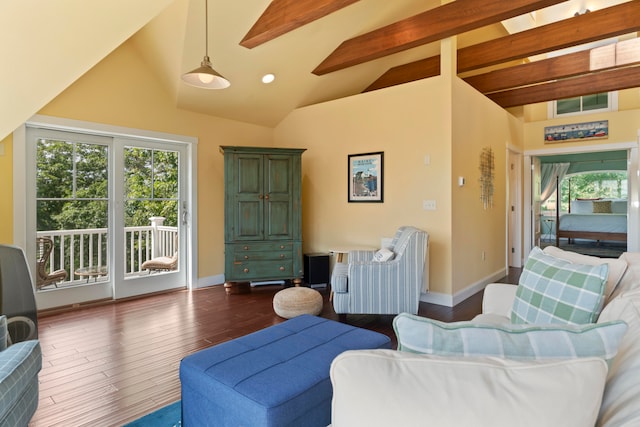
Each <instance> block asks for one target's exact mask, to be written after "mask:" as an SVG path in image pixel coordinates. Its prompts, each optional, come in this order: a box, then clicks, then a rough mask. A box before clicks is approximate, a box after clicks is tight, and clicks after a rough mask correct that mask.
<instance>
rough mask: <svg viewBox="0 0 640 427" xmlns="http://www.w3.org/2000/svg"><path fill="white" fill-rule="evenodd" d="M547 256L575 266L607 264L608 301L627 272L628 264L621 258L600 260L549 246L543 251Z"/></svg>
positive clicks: (605, 293)
mask: <svg viewBox="0 0 640 427" xmlns="http://www.w3.org/2000/svg"><path fill="white" fill-rule="evenodd" d="M542 252H544V253H545V254H547V255H551V256H554V257H556V258H560V259H563V260H565V261H569V262H571V263H574V264H586V265H600V264H607V265H608V266H609V276H608V277H607V283H606V285H605V290H604V297H605V300H608V299H609V297H610V296H611V294H612V293H613V291H614V290H615V289H616V286H618V284H619V283H620V280H622V276H624V273H625V271H627V262H626V261H625V260H623V259H621V258H600V257H597V256H589V255H582V254H579V253H577V252H571V251H565V250H562V249H560V248H557V247H555V246H547V247H546V248H544V249H543V250H542Z"/></svg>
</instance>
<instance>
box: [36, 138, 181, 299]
mask: <svg viewBox="0 0 640 427" xmlns="http://www.w3.org/2000/svg"><path fill="white" fill-rule="evenodd" d="M26 142H27V144H26V150H27V156H26V157H27V159H28V160H27V162H30V161H31V162H33V164H32V165H28V166H30V167H28V168H27V169H29V170H32V171H33V174H32V175H31V178H29V174H27V183H26V184H27V192H28V193H29V194H28V195H27V224H29V225H32V227H27V233H26V234H27V244H26V249H27V254H28V255H30V254H32V256H33V257H34V258H33V259H34V265H35V267H34V275H33V277H34V282H36V283H35V286H36V301H37V303H38V308H39V309H43V308H51V307H59V306H68V305H73V304H79V303H83V302H87V301H95V300H101V299H118V298H125V297H129V296H133V295H140V294H145V293H150V292H158V291H162V290H168V289H174V288H180V287H185V286H186V284H187V263H186V259H187V244H186V237H187V233H186V232H185V231H184V230H185V229H186V226H187V218H188V217H189V215H188V212H187V207H188V206H189V203H188V199H187V198H186V197H187V194H188V191H187V189H186V182H187V179H186V178H185V175H186V173H185V170H186V169H187V168H185V167H184V166H185V164H186V160H187V158H188V156H187V148H186V147H185V145H184V144H179V143H170V142H157V141H153V140H145V139H143V138H140V139H138V138H122V137H112V136H105V135H91V134H86V133H75V132H66V131H59V130H50V129H41V128H27V131H26ZM43 242H48V243H47V244H48V245H49V246H50V247H51V250H50V251H49V252H46V251H45V249H46V245H45V243H43ZM61 272H64V273H66V274H63V273H61ZM50 277H53V279H49V278H50Z"/></svg>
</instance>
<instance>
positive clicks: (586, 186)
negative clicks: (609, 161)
mask: <svg viewBox="0 0 640 427" xmlns="http://www.w3.org/2000/svg"><path fill="white" fill-rule="evenodd" d="M561 186H562V189H561V194H562V207H563V209H564V210H566V206H568V202H569V197H571V200H575V199H590V198H598V197H600V198H614V199H624V198H627V173H626V172H597V173H593V172H590V173H581V174H576V175H572V176H567V177H565V178H564V179H563V180H562V184H561Z"/></svg>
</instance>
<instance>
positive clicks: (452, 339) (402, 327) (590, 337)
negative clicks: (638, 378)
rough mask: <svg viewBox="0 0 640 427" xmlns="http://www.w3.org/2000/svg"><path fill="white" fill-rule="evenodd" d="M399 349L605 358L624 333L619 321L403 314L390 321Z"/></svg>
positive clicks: (446, 353) (510, 356)
mask: <svg viewBox="0 0 640 427" xmlns="http://www.w3.org/2000/svg"><path fill="white" fill-rule="evenodd" d="M393 328H394V330H395V333H396V336H397V338H398V350H400V351H406V352H411V353H423V354H435V355H440V356H458V357H459V356H482V357H484V356H493V357H501V358H506V359H515V360H542V359H574V358H579V357H600V358H603V359H604V360H606V361H607V362H609V361H610V360H611V359H613V358H614V357H615V355H616V353H617V352H618V346H619V345H620V342H621V341H622V337H623V336H624V334H625V332H626V331H627V324H626V323H625V322H623V321H621V320H618V321H611V322H606V323H598V324H596V323H591V324H588V325H512V324H503V325H489V324H481V323H476V322H453V323H444V322H439V321H437V320H432V319H428V318H426V317H419V316H415V315H412V314H408V313H402V314H399V315H398V316H396V317H395V318H394V319H393Z"/></svg>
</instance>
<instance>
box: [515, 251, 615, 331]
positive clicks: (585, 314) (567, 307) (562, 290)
mask: <svg viewBox="0 0 640 427" xmlns="http://www.w3.org/2000/svg"><path fill="white" fill-rule="evenodd" d="M608 274H609V266H608V265H607V264H602V265H583V264H573V263H570V262H568V261H565V260H562V259H559V258H555V257H552V256H549V255H547V254H545V253H543V252H542V250H541V249H540V248H537V247H535V248H533V249H532V250H531V254H530V255H529V258H528V259H527V262H526V263H525V266H524V269H523V270H522V274H521V275H520V281H519V283H518V288H517V290H516V298H515V300H514V302H513V306H512V308H511V322H512V323H536V324H545V323H568V324H584V323H594V322H595V321H596V320H597V319H598V315H599V314H600V311H601V310H602V306H603V304H604V296H603V293H604V288H605V284H606V281H607V276H608Z"/></svg>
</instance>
